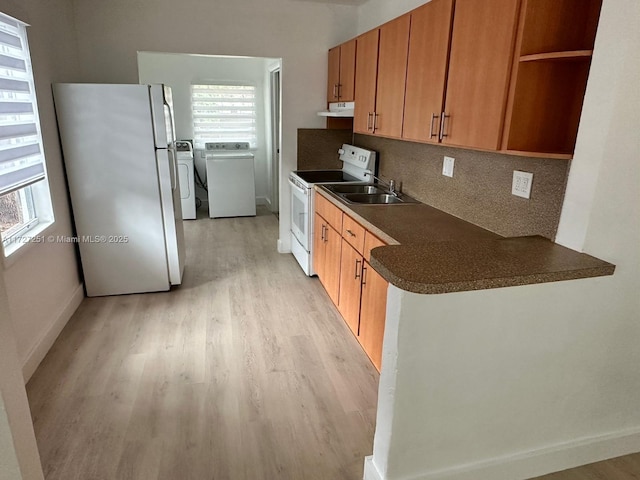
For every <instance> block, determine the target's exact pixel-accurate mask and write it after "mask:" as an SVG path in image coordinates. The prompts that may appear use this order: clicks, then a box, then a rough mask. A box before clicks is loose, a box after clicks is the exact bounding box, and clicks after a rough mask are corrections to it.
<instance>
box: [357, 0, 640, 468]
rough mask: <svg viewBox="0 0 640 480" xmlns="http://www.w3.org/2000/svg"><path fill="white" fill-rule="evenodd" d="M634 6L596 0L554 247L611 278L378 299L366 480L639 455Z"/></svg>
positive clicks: (630, 1)
mask: <svg viewBox="0 0 640 480" xmlns="http://www.w3.org/2000/svg"><path fill="white" fill-rule="evenodd" d="M639 21H640V4H639V3H638V2H637V1H636V0H605V1H604V3H603V8H602V14H601V19H600V26H599V30H598V35H597V39H596V45H595V52H594V57H593V63H592V68H591V75H590V80H589V85H588V88H587V94H586V97H585V104H584V113H583V116H582V120H581V124H580V130H579V134H578V141H577V146H576V154H575V157H574V160H573V162H572V166H571V172H570V177H569V187H568V189H567V196H566V199H565V204H564V210H563V216H562V219H561V224H560V229H559V235H558V242H559V243H565V244H566V245H569V246H571V247H573V248H576V249H582V250H584V251H585V252H587V253H589V254H592V255H595V256H598V257H600V258H602V259H604V260H607V261H610V262H612V263H615V264H616V265H617V268H616V273H615V275H614V276H613V277H603V278H597V279H587V280H576V281H568V282H557V283H551V284H543V285H532V286H525V287H514V288H505V289H496V290H489V291H480V292H465V293H458V294H447V295H434V296H428V295H414V294H407V293H403V292H401V291H399V290H397V289H395V288H392V289H390V294H389V309H388V320H387V322H388V323H387V328H388V329H389V330H387V332H386V333H385V345H384V359H383V371H382V375H381V379H380V396H379V410H378V421H377V427H376V438H375V445H374V455H373V458H371V459H369V462H368V463H367V472H368V476H367V477H366V478H370V479H374V478H375V479H384V480H395V479H400V478H402V479H407V478H410V479H441V478H442V479H444V478H446V479H449V480H453V479H456V480H463V479H473V480H483V479H491V480H500V479H504V480H507V479H508V480H517V479H521V478H529V477H532V476H536V475H541V474H543V473H546V472H550V471H554V470H560V469H564V468H569V467H572V466H576V465H580V464H585V463H590V462H593V461H597V460H600V459H604V458H610V457H612V456H618V455H623V454H626V453H630V452H635V451H640V410H639V409H638V405H640V369H639V368H638V365H640V350H639V349H638V345H640V297H639V296H638V292H639V291H640V248H639V245H640V193H639V190H638V186H639V185H640V158H639V157H640V135H638V132H639V131H640V114H639V112H638V105H640V89H639V88H638V85H639V84H640V57H638V55H637V52H638V50H639V49H640V37H639V36H638V33H637V32H638V31H639V28H640V24H639Z"/></svg>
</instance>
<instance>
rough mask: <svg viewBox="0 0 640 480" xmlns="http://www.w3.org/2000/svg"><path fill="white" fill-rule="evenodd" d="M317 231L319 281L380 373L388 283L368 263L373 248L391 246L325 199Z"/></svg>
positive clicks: (315, 253)
mask: <svg viewBox="0 0 640 480" xmlns="http://www.w3.org/2000/svg"><path fill="white" fill-rule="evenodd" d="M325 217H327V218H325ZM334 227H338V228H340V230H336V228H334ZM313 228H314V233H313V239H314V241H313V265H314V269H315V271H316V273H317V274H318V277H319V278H320V282H321V283H322V286H323V287H324V288H325V290H326V291H327V293H328V294H329V298H331V301H332V302H333V303H334V305H335V306H336V307H338V311H339V312H340V314H341V315H342V317H343V318H344V320H345V322H346V324H347V325H348V326H349V328H350V329H351V331H352V332H353V334H354V335H355V336H356V338H357V339H358V341H359V342H360V345H362V348H363V349H364V351H365V352H366V353H367V355H368V356H369V358H370V359H371V362H372V363H373V365H374V366H375V367H376V369H378V371H380V367H381V363H382V340H383V338H384V323H385V318H386V311H387V287H388V286H389V284H388V283H387V281H386V280H385V279H384V278H382V277H381V276H380V274H378V272H376V271H375V270H374V269H373V268H372V267H371V266H370V265H369V263H368V261H369V254H370V252H371V249H372V248H375V247H380V246H384V245H386V243H385V242H383V241H382V240H380V239H379V238H377V237H376V236H374V235H373V234H371V232H369V231H368V230H366V229H365V228H364V227H363V226H362V225H360V224H359V223H358V222H357V221H356V220H354V219H353V218H351V217H349V216H348V215H347V214H344V215H343V213H342V210H340V209H338V208H337V207H336V206H335V205H333V204H332V203H331V202H329V201H328V200H326V199H325V198H324V197H322V196H321V195H317V196H316V213H315V216H314V226H313ZM343 235H344V236H343Z"/></svg>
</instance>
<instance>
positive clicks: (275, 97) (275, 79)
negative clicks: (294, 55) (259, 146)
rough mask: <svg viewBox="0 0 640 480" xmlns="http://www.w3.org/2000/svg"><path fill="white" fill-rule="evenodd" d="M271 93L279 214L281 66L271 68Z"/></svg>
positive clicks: (274, 205) (273, 165)
mask: <svg viewBox="0 0 640 480" xmlns="http://www.w3.org/2000/svg"><path fill="white" fill-rule="evenodd" d="M269 89H270V93H271V162H270V163H271V171H270V173H271V191H270V193H271V195H270V197H271V212H272V213H275V214H277V213H278V212H279V210H280V206H279V203H280V202H279V198H280V142H281V138H282V137H281V134H282V128H281V127H282V124H281V104H282V102H281V84H280V66H277V67H275V68H274V69H272V70H271V72H270V76H269Z"/></svg>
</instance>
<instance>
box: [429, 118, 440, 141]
mask: <svg viewBox="0 0 640 480" xmlns="http://www.w3.org/2000/svg"><path fill="white" fill-rule="evenodd" d="M439 116H440V115H438V114H437V113H434V114H432V115H431V126H430V127H429V138H433V137H437V136H438V132H434V131H433V124H434V123H435V120H436V118H438V117H439Z"/></svg>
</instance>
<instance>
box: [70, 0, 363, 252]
mask: <svg viewBox="0 0 640 480" xmlns="http://www.w3.org/2000/svg"><path fill="white" fill-rule="evenodd" d="M356 14H357V9H356V7H351V6H342V5H327V4H321V3H316V2H299V1H292V0H270V1H268V2H265V1H264V0H234V1H232V0H224V1H216V2H209V1H207V2H203V1H200V0H184V1H182V2H180V3H179V4H178V3H176V2H175V1H174V0H156V1H154V2H149V1H145V0H113V1H109V2H104V1H102V0H83V1H81V2H75V18H76V25H77V29H78V44H79V51H80V64H81V68H82V74H83V77H86V78H87V79H88V80H89V81H96V82H131V83H136V82H137V81H138V75H137V71H136V68H137V63H136V52H137V51H161V52H169V53H199V54H208V55H237V56H251V57H270V58H282V88H283V105H282V110H283V118H282V123H283V132H282V137H283V142H282V159H281V163H282V165H281V169H280V179H281V182H280V183H281V185H286V179H287V175H288V173H289V171H290V170H293V169H294V168H295V165H296V139H297V137H296V133H297V129H298V128H300V127H315V128H320V127H323V126H324V124H323V121H322V119H321V118H320V117H318V116H317V115H316V112H318V111H319V110H320V109H323V108H324V107H325V91H326V81H327V78H326V77H327V50H328V49H329V48H330V47H332V46H334V45H336V44H338V43H340V42H342V41H344V40H347V39H348V38H350V37H352V36H353V35H354V34H355V29H354V28H353V25H354V22H355V21H356ZM287 192H288V190H287V189H285V188H283V189H282V191H281V194H280V240H281V244H280V246H279V248H280V249H281V250H289V246H290V241H289V233H288V232H289V212H290V208H289V198H288V195H287Z"/></svg>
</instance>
